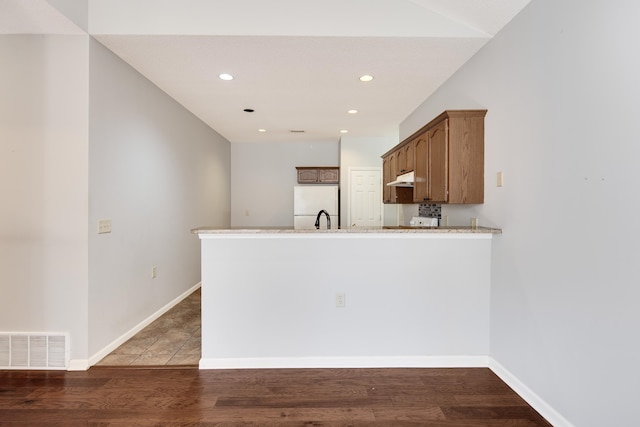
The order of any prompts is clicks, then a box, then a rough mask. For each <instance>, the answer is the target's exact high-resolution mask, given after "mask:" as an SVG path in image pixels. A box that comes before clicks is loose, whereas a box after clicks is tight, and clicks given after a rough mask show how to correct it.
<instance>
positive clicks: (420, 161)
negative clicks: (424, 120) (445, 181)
mask: <svg viewBox="0 0 640 427" xmlns="http://www.w3.org/2000/svg"><path fill="white" fill-rule="evenodd" d="M412 146H413V155H414V166H415V167H414V170H413V173H414V175H415V183H414V184H413V202H414V203H425V202H428V201H429V187H428V186H427V175H428V172H429V171H428V165H429V163H428V161H429V135H428V134H427V133H426V132H425V133H423V134H422V135H420V136H418V137H417V138H415V139H414V140H413V143H412Z"/></svg>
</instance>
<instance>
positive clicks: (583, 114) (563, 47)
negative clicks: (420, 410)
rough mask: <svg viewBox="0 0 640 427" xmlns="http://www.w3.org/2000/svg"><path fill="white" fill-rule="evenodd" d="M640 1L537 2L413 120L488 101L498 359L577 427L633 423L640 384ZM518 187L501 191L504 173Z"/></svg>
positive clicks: (408, 126) (457, 213)
mask: <svg viewBox="0 0 640 427" xmlns="http://www.w3.org/2000/svg"><path fill="white" fill-rule="evenodd" d="M638 16H640V3H638V2H633V1H622V0H617V1H604V0H592V1H588V2H584V1H579V0H563V1H556V0H533V1H532V2H531V4H530V5H529V6H528V7H527V8H526V9H525V10H524V11H523V12H521V14H520V15H519V16H517V17H516V18H515V19H514V20H513V21H512V22H511V23H510V24H509V25H508V26H507V27H506V28H505V29H504V30H503V31H501V32H500V33H499V34H498V35H497V36H496V37H495V38H494V39H493V40H492V41H491V42H489V43H488V44H487V45H486V46H485V47H484V48H483V49H482V50H481V51H480V52H479V53H478V54H477V55H475V56H474V57H473V58H472V59H471V60H470V61H469V62H468V63H467V64H466V65H465V66H464V67H463V68H462V69H461V70H459V72H458V73H456V74H455V75H454V76H453V77H452V78H451V79H450V80H449V81H448V82H446V84H444V85H443V86H442V87H441V88H440V89H439V90H438V91H437V92H436V93H435V94H434V95H433V96H432V97H430V98H429V99H427V100H426V101H425V102H424V104H423V105H421V106H420V107H419V108H418V109H417V110H416V111H415V112H414V113H413V114H412V115H411V116H410V117H408V118H407V119H406V120H405V121H404V122H403V123H402V124H401V132H400V133H401V138H403V137H406V136H407V135H409V134H411V133H412V132H413V131H414V130H416V129H417V128H419V127H420V125H422V124H424V123H425V118H429V117H435V116H436V115H437V114H438V113H440V112H441V111H443V110H444V109H449V108H487V109H488V114H487V117H486V134H485V137H486V176H485V183H486V184H485V186H486V199H485V204H484V205H481V206H476V207H449V208H445V209H444V210H443V213H447V214H448V215H449V216H450V223H451V222H458V223H461V224H468V221H469V217H470V216H476V217H478V218H479V221H480V224H481V225H491V226H499V227H502V228H503V230H504V234H503V235H502V236H501V237H498V238H496V239H495V241H494V246H493V272H492V275H493V280H492V301H491V306H492V322H491V356H492V357H493V358H494V359H495V360H496V361H497V362H498V363H499V364H500V365H502V367H504V368H505V369H506V370H507V371H509V372H510V373H511V374H513V375H514V376H515V377H517V378H518V379H519V380H520V381H521V382H522V383H524V384H525V385H526V386H528V388H529V389H531V390H532V391H533V392H534V393H535V394H537V395H538V396H539V397H540V398H541V399H543V400H544V401H545V402H546V403H547V404H549V405H550V406H551V407H552V408H555V410H556V411H558V412H559V413H560V414H561V415H562V416H564V417H565V418H566V419H567V420H569V421H570V422H571V423H572V424H574V425H576V426H581V427H583V426H594V427H597V426H604V425H610V426H614V425H615V426H628V425H631V424H632V423H633V422H632V420H635V419H636V418H637V415H636V406H637V402H635V400H636V399H635V397H636V396H637V395H638V393H637V383H638V381H639V380H640V368H639V366H638V353H639V352H640V344H639V341H638V339H637V335H638V327H639V326H640V310H638V301H639V300H640V287H639V286H638V283H640V267H639V264H638V261H637V256H638V254H639V253H640V244H639V243H638V242H639V240H638V238H639V237H638V236H640V223H638V221H635V220H634V218H633V217H634V215H635V214H636V213H637V212H638V211H640V198H638V197H637V189H636V188H635V186H636V184H637V183H638V182H640V168H638V165H637V161H638V158H640V144H638V135H640V121H639V120H638V112H639V109H638V99H639V98H640V85H638V76H639V75H640V56H639V55H638V48H637V42H638V40H640V27H639V26H638V25H637V22H636V21H637V18H638ZM498 171H503V172H504V187H502V188H497V187H496V172H498Z"/></svg>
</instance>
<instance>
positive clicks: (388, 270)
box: [200, 233, 492, 369]
mask: <svg viewBox="0 0 640 427" xmlns="http://www.w3.org/2000/svg"><path fill="white" fill-rule="evenodd" d="M200 238H201V241H202V359H201V361H200V367H201V368H202V369H207V368H210V369H216V368H274V367H277V368H295V367H317V368H329V367H406V366H411V367H431V366H487V360H488V354H489V287H490V264H491V261H490V258H491V238H492V236H491V234H471V233H469V234H451V235H448V234H429V233H424V234H418V233H415V234H402V233H392V234H375V233H370V234H367V233H363V234H339V233H336V234H330V233H329V234H314V233H305V234H295V233H290V234H278V233H273V234H270V233H257V234H233V233H230V234H200ZM338 293H344V295H345V306H344V307H336V294H338Z"/></svg>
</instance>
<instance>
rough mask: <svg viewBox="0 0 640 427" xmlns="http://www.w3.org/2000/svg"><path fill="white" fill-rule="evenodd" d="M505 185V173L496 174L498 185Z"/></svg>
mask: <svg viewBox="0 0 640 427" xmlns="http://www.w3.org/2000/svg"><path fill="white" fill-rule="evenodd" d="M503 185H504V175H503V173H502V172H498V173H497V174H496V186H497V187H502V186H503Z"/></svg>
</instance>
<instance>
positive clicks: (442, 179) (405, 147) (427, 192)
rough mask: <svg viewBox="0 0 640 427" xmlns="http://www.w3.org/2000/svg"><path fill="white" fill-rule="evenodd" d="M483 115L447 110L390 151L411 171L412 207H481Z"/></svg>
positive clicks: (477, 111)
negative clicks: (430, 205)
mask: <svg viewBox="0 0 640 427" xmlns="http://www.w3.org/2000/svg"><path fill="white" fill-rule="evenodd" d="M486 113H487V110H447V111H445V112H443V113H442V114H440V115H439V116H438V117H436V118H435V119H433V120H431V121H430V122H429V123H428V124H426V125H425V126H423V127H422V128H421V129H420V130H418V131H417V132H415V133H414V134H413V135H411V136H410V137H409V138H407V139H406V140H405V141H403V142H401V143H400V144H398V145H397V146H396V147H394V148H393V149H392V150H391V151H389V153H391V152H394V151H397V152H400V153H402V154H401V159H402V160H401V162H402V163H401V164H402V165H404V166H403V167H404V168H405V169H406V170H407V171H410V170H413V171H414V175H415V184H414V187H413V192H412V202H413V203H451V204H466V203H468V204H472V203H484V116H485V115H486ZM407 141H409V142H407ZM409 146H410V147H411V148H410V149H409ZM389 153H387V154H385V155H384V156H387V155H388V154H389ZM384 156H383V157H384ZM399 158H400V157H399ZM409 159H412V161H411V164H409V163H408V162H409V161H410V160H409ZM399 164H400V163H399ZM393 179H395V177H394V178H392V180H393ZM403 191H404V190H403ZM396 199H397V198H396ZM389 203H401V202H399V201H398V200H396V201H395V202H394V201H391V202H389Z"/></svg>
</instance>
